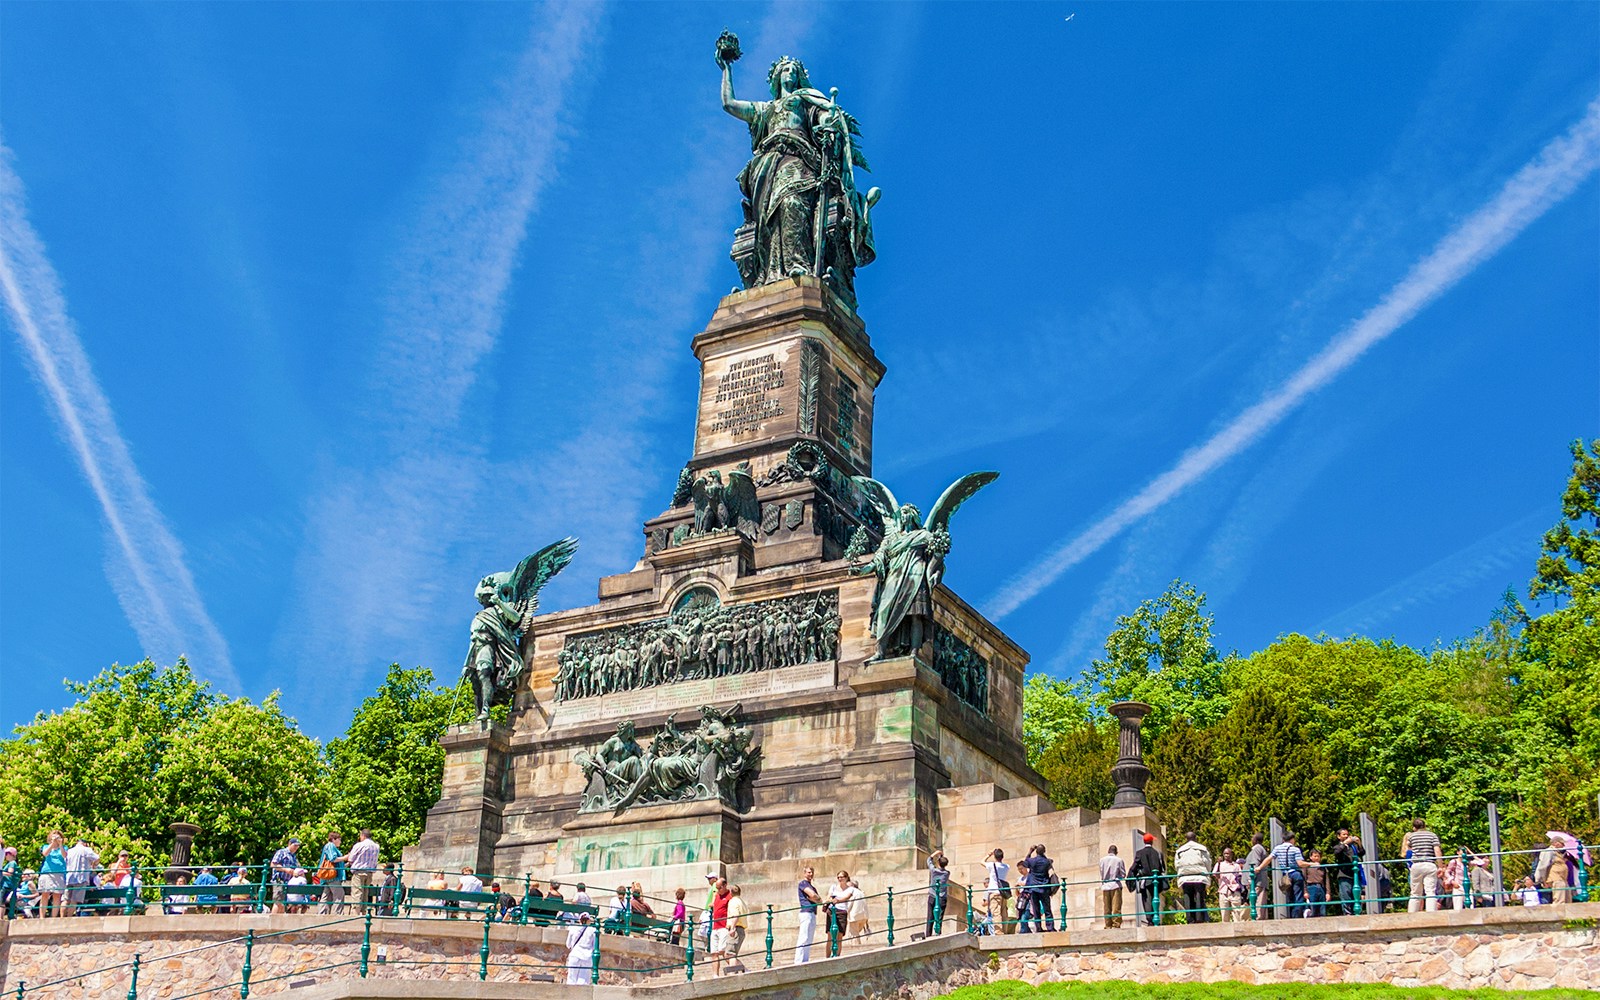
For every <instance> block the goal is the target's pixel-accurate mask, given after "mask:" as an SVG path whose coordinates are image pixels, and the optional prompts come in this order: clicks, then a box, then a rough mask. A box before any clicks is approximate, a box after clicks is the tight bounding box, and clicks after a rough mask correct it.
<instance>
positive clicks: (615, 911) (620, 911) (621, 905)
mask: <svg viewBox="0 0 1600 1000" xmlns="http://www.w3.org/2000/svg"><path fill="white" fill-rule="evenodd" d="M629 909H630V908H629V906H628V887H627V886H625V885H619V886H617V891H616V892H615V893H613V894H612V896H611V898H610V899H609V900H607V901H606V911H605V913H603V914H601V915H600V929H601V930H602V931H605V932H606V933H607V934H621V933H622V929H623V927H624V926H625V923H624V922H625V921H626V919H627V913H628V910H629Z"/></svg>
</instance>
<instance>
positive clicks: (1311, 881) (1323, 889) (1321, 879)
mask: <svg viewBox="0 0 1600 1000" xmlns="http://www.w3.org/2000/svg"><path fill="white" fill-rule="evenodd" d="M1328 867H1331V866H1324V865H1323V863H1322V852H1321V851H1319V850H1317V849H1316V848H1315V847H1313V848H1312V849H1311V857H1310V859H1309V860H1308V862H1307V864H1306V867H1305V882H1306V912H1305V915H1306V916H1307V917H1320V916H1322V915H1323V913H1324V912H1326V906H1327V902H1328V874H1327V870H1328Z"/></svg>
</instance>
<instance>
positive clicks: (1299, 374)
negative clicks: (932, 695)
mask: <svg viewBox="0 0 1600 1000" xmlns="http://www.w3.org/2000/svg"><path fill="white" fill-rule="evenodd" d="M1597 168H1600V97H1597V98H1596V99H1595V100H1594V101H1592V102H1590V104H1589V108H1588V111H1587V112H1586V113H1585V114H1584V116H1583V117H1582V118H1581V119H1579V120H1578V122H1577V123H1575V124H1574V125H1573V126H1572V127H1571V128H1570V129H1568V130H1567V131H1566V132H1565V133H1563V134H1562V135H1560V136H1558V137H1556V138H1555V139H1552V140H1551V141H1550V142H1549V143H1548V144H1546V145H1545V147H1544V148H1543V149H1541V150H1540V151H1539V154H1538V155H1537V156H1535V157H1534V158H1533V159H1532V160H1531V161H1529V162H1528V163H1527V164H1526V165H1525V166H1524V167H1523V168H1522V169H1521V170H1518V171H1517V172H1516V174H1514V175H1513V176H1512V177H1511V179H1510V180H1508V181H1507V182H1506V183H1505V186H1504V187H1502V188H1501V189H1500V191H1499V192H1498V193H1497V194H1496V195H1495V196H1494V197H1493V198H1491V199H1490V200H1489V201H1488V203H1487V204H1485V205H1484V206H1483V207H1481V208H1479V209H1478V210H1477V211H1476V212H1473V213H1472V215H1470V216H1468V217H1467V219H1466V220H1465V221H1464V222H1462V223H1461V224H1460V225H1459V226H1457V227H1456V228H1455V229H1453V230H1451V231H1450V232H1449V233H1448V234H1446V235H1445V237H1444V239H1442V240H1440V241H1439V243H1438V244H1437V245H1436V246H1435V247H1434V248H1433V250H1431V251H1430V252H1429V253H1428V254H1427V255H1426V256H1424V257H1423V258H1422V259H1421V260H1419V261H1417V263H1416V264H1414V265H1413V266H1412V268H1411V270H1410V271H1409V272H1407V274H1406V276H1405V277H1404V278H1401V279H1400V282H1399V283H1398V284H1396V285H1395V286H1394V287H1393V288H1391V289H1390V290H1389V292H1388V294H1387V295H1385V296H1384V297H1383V298H1382V299H1381V300H1380V301H1379V302H1378V304H1377V305H1375V306H1373V307H1372V308H1371V309H1369V310H1368V311H1367V312H1366V314H1365V315H1363V316H1362V317H1361V318H1360V319H1357V320H1356V321H1355V322H1353V323H1351V324H1350V325H1349V326H1347V327H1345V328H1344V329H1343V330H1341V331H1340V332H1339V334H1338V335H1337V336H1335V337H1334V338H1333V339H1332V340H1331V341H1329V342H1328V344H1327V345H1326V346H1325V347H1323V349H1322V350H1321V351H1320V352H1318V353H1317V355H1316V356H1315V357H1313V358H1312V359H1311V360H1310V361H1308V362H1306V364H1305V365H1303V366H1302V367H1301V368H1300V369H1299V370H1298V371H1296V372H1295V373H1294V374H1293V375H1291V376H1290V377H1289V378H1288V380H1286V381H1285V382H1283V383H1282V384H1280V385H1278V386H1276V387H1274V388H1273V389H1272V390H1270V391H1269V392H1267V393H1266V395H1264V396H1263V397H1262V398H1261V399H1260V400H1259V401H1257V402H1256V403H1255V404H1253V405H1252V406H1250V407H1249V408H1248V409H1246V410H1245V411H1244V412H1243V413H1240V414H1239V415H1238V416H1236V417H1234V418H1233V419H1232V420H1231V421H1229V422H1228V424H1227V425H1226V426H1225V427H1223V428H1222V429H1221V430H1220V431H1218V432H1217V433H1216V434H1214V435H1212V436H1211V437H1210V438H1209V439H1207V440H1206V441H1205V442H1203V443H1202V444H1200V445H1199V446H1197V447H1195V448H1193V449H1191V450H1190V451H1188V452H1186V453H1185V454H1184V455H1183V456H1182V457H1180V458H1179V459H1178V462H1177V464H1176V465H1174V466H1173V467H1172V468H1171V469H1169V470H1167V471H1166V472H1163V473H1162V474H1161V475H1159V476H1157V477H1156V478H1155V479H1153V480H1151V481H1150V483H1149V484H1148V485H1146V486H1145V487H1144V489H1142V490H1140V491H1139V492H1138V493H1136V494H1134V495H1133V496H1132V497H1129V498H1128V499H1127V500H1125V501H1123V502H1122V503H1121V504H1119V505H1118V506H1117V507H1116V509H1115V510H1113V511H1111V513H1109V514H1107V515H1106V516H1104V517H1102V518H1101V519H1100V520H1098V521H1096V522H1095V523H1093V524H1091V525H1089V527H1087V528H1085V529H1084V530H1083V531H1081V532H1079V533H1078V534H1077V535H1075V536H1073V537H1071V538H1069V539H1067V540H1066V541H1064V542H1062V543H1061V544H1059V545H1057V546H1056V547H1055V548H1054V549H1052V550H1051V551H1050V552H1049V554H1047V555H1046V556H1045V557H1044V558H1042V559H1040V560H1039V561H1038V562H1036V563H1035V564H1033V565H1032V566H1030V567H1029V568H1028V569H1027V570H1026V571H1024V572H1022V573H1020V574H1018V575H1017V576H1016V577H1014V578H1012V579H1011V580H1010V581H1009V582H1008V583H1007V584H1006V585H1005V586H1003V587H1001V588H1000V590H999V591H998V592H997V593H996V594H995V595H994V596H993V597H991V598H990V599H989V601H988V602H987V604H986V605H985V608H984V613H985V614H987V615H988V616H989V618H990V619H991V620H993V621H999V620H1000V619H1002V618H1004V617H1005V616H1007V615H1009V614H1011V613H1012V612H1013V611H1015V610H1017V609H1018V608H1020V607H1021V606H1022V605H1023V604H1025V603H1027V602H1028V601H1029V600H1031V599H1032V598H1034V597H1036V596H1037V595H1038V594H1039V592H1040V591H1042V590H1044V589H1045V588H1046V587H1048V586H1050V584H1052V583H1054V582H1055V581H1056V580H1057V579H1059V578H1060V577H1061V574H1063V573H1065V572H1066V571H1067V570H1069V569H1071V568H1072V567H1073V566H1076V565H1077V564H1078V563H1080V562H1082V561H1083V560H1084V559H1087V558H1088V557H1089V556H1091V555H1093V554H1094V553H1095V552H1097V551H1099V549H1100V548H1101V547H1102V546H1104V545H1105V544H1106V543H1108V542H1110V541H1111V540H1112V539H1113V538H1115V537H1116V536H1117V535H1119V534H1121V533H1122V531H1123V530H1124V529H1126V528H1127V527H1128V526H1129V525H1131V524H1133V523H1134V522H1136V521H1138V520H1139V519H1140V518H1142V517H1144V516H1145V515H1146V514H1149V513H1150V512H1151V511H1153V510H1155V509H1156V508H1158V507H1160V506H1161V505H1162V504H1164V503H1166V502H1167V501H1168V500H1171V499H1172V498H1173V497H1175V496H1177V495H1178V494H1179V493H1181V492H1183V491H1184V490H1186V489H1188V488H1189V487H1190V486H1193V485H1194V484H1195V483H1197V482H1199V481H1200V480H1201V479H1203V478H1205V476H1207V475H1208V474H1209V473H1211V472H1212V470H1214V469H1216V468H1217V467H1218V466H1220V465H1222V463H1224V462H1226V461H1227V460H1228V459H1230V458H1232V457H1233V456H1235V455H1237V454H1239V453H1240V452H1242V451H1244V450H1245V448H1247V447H1249V446H1250V445H1251V444H1253V443H1254V442H1255V441H1256V440H1257V439H1258V438H1260V437H1261V435H1263V434H1265V433H1266V432H1267V431H1269V430H1271V429H1272V428H1273V427H1275V426H1277V425H1278V423H1280V422H1281V421H1282V420H1283V419H1284V418H1285V417H1287V416H1288V415H1289V414H1290V413H1291V412H1292V411H1293V410H1294V409H1295V408H1296V407H1298V406H1299V405H1300V404H1301V403H1302V402H1304V401H1305V400H1306V398H1307V397H1309V396H1310V395H1311V394H1312V393H1314V392H1316V391H1317V390H1318V389H1320V388H1322V387H1323V386H1325V385H1327V384H1328V383H1329V382H1331V381H1332V380H1333V379H1334V378H1335V377H1336V376H1338V375H1339V374H1341V373H1342V372H1343V371H1344V370H1345V369H1347V368H1349V367H1350V366H1351V365H1353V364H1355V362H1356V361H1357V360H1358V359H1359V358H1360V357H1361V356H1362V355H1363V354H1365V353H1366V352H1367V350H1368V349H1369V348H1371V347H1372V346H1373V345H1375V344H1377V343H1378V342H1379V341H1381V340H1383V339H1384V338H1386V337H1388V336H1389V335H1390V334H1392V333H1394V332H1395V331H1396V330H1398V329H1399V328H1400V327H1401V326H1403V325H1405V324H1406V322H1408V321H1409V320H1410V319H1411V318H1412V317H1413V316H1415V315H1416V314H1417V313H1418V312H1420V311H1421V310H1422V309H1423V308H1424V307H1425V306H1427V305H1428V304H1429V303H1431V302H1433V300H1435V299H1437V298H1438V297H1439V296H1440V295H1443V294H1444V293H1445V292H1446V291H1449V290H1450V289H1451V288H1452V287H1454V286H1455V285H1456V283H1457V282H1459V281H1461V279H1463V278H1465V277H1466V276H1467V275H1469V274H1471V273H1472V272H1473V271H1474V270H1476V269H1477V267H1478V265H1480V264H1482V263H1483V262H1484V261H1486V260H1488V259H1489V258H1490V257H1492V256H1494V255H1495V253H1497V252H1498V251H1499V250H1500V249H1501V248H1502V247H1504V246H1505V245H1506V244H1507V243H1509V242H1510V241H1511V240H1512V238H1514V237H1515V236H1516V235H1517V234H1518V233H1520V232H1522V231H1523V230H1524V229H1526V228H1527V227H1528V225H1529V224H1531V223H1532V222H1533V221H1534V220H1535V219H1537V218H1539V217H1540V216H1541V215H1543V214H1544V213H1545V212H1547V211H1549V210H1550V208H1552V207H1553V206H1555V205H1556V204H1558V203H1560V202H1561V201H1562V199H1564V198H1566V197H1567V196H1568V195H1569V194H1571V193H1572V192H1573V190H1574V189H1576V188H1577V186H1578V185H1579V184H1580V183H1582V182H1583V181H1584V180H1585V179H1587V178H1588V177H1589V175H1590V174H1592V173H1594V172H1595V170H1596V169H1597Z"/></svg>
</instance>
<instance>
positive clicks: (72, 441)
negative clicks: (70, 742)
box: [0, 146, 239, 694]
mask: <svg viewBox="0 0 1600 1000" xmlns="http://www.w3.org/2000/svg"><path fill="white" fill-rule="evenodd" d="M0 299H3V300H4V301H5V306H6V311H7V312H8V313H9V314H10V316H11V323H12V326H13V327H15V328H16V331H17V335H18V337H19V338H20V339H21V341H22V346H23V348H24V350H25V351H26V355H25V356H26V358H27V361H28V363H29V365H30V366H31V368H32V369H33V375H34V377H35V378H36V379H37V380H38V383H39V387H40V388H41V389H42V390H43V391H44V396H45V400H46V402H47V403H48V404H49V405H50V406H51V408H52V409H53V410H54V416H55V420H56V425H57V427H58V428H59V430H60V432H61V436H62V438H64V439H65V441H66V443H67V445H68V447H70V448H71V449H72V453H73V455H74V457H76V458H77V460H78V466H79V468H80V469H81V470H82V471H83V477H84V479H86V480H87V481H88V483H89V488H90V490H92V491H93V492H94V495H95V499H96V500H97V501H99V503H100V511H101V513H102V514H103V515H104V516H105V520H106V527H107V529H108V530H109V531H110V533H111V537H112V538H113V539H114V540H115V543H116V544H115V547H114V549H113V550H112V552H111V553H110V558H111V561H112V566H111V567H110V568H109V571H108V573H107V576H108V577H109V579H110V582H111V585H112V588H113V589H114V590H115V591H116V594H117V601H118V603H120V604H121V605H122V611H123V614H125V615H126V616H127V618H128V622H129V624H131V625H132V626H133V630H134V632H135V634H137V635H138V637H139V644H140V645H141V646H142V647H143V650H144V654H145V655H146V656H149V657H151V658H152V659H155V660H158V661H160V662H162V663H171V662H173V661H174V660H176V659H177V658H178V657H179V656H180V655H189V656H190V657H191V661H192V665H193V666H194V668H195V671H196V672H197V673H198V674H200V675H201V676H203V677H206V678H207V679H209V680H212V681H215V682H217V683H218V684H219V685H220V686H222V687H223V688H225V689H226V690H227V691H228V692H229V693H235V694H236V693H238V690H239V679H238V677H237V676H236V675H235V674H234V671H233V664H232V662H231V661H230V659H229V656H228V644H227V643H226V642H225V641H224V640H223V637H222V633H221V632H220V631H219V630H218V629H217V626H216V623H214V622H213V621H212V620H211V616H210V615H209V614H207V613H206V607H205V602H204V601H203V600H201V598H200V591H199V589H198V588H197V587H196V586H195V582H194V576H193V574H191V573H190V572H189V566H188V564H187V562H186V561H185V558H184V553H183V546H182V545H181V544H179V542H178V539H177V537H176V536H174V535H173V533H172V529H171V528H169V527H168V526H167V522H166V519H165V518H164V517H162V516H161V511H160V510H159V509H157V507H156V504H155V501H154V500H153V499H151V497H150V488H149V487H148V486H147V485H146V484H145V481H144V477H143V476H141V475H140V474H139V469H138V467H137V466H136V465H135V464H134V461H133V454H132V452H131V451H130V450H129V448H128V442H127V441H126V440H125V439H124V438H123V436H122V432H121V431H120V430H119V429H118V428H117V419H116V416H115V414H113V413H112V410H111V403H110V401H109V400H108V399H107V398H106V394H105V390H103V389H102V388H101V387H100V382H99V380H97V379H96V378H95V376H94V369H93V368H92V367H91V366H90V364H89V356H88V354H87V353H86V352H85V351H84V349H83V343H82V342H81V341H80V340H79V339H78V334H77V332H76V331H75V330H74V329H73V324H72V320H71V318H70V317H69V316H68V314H67V304H66V300H65V298H64V297H63V296H62V294H61V280H60V278H59V277H58V276H57V275H56V271H55V268H54V267H53V266H52V265H51V263H50V260H49V258H48V257H47V256H46V254H45V248H44V243H43V242H42V241H41V240H40V239H39V235H38V233H36V232H34V229H33V226H32V225H31V224H30V223H29V222H28V214H27V196H26V193H25V192H24V190H23V186H22V179H21V178H20V177H18V176H17V173H16V170H15V169H14V168H13V167H12V154H11V151H10V150H9V149H6V148H5V147H4V146H0Z"/></svg>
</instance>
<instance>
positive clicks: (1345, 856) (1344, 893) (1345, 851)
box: [1333, 827, 1367, 917]
mask: <svg viewBox="0 0 1600 1000" xmlns="http://www.w3.org/2000/svg"><path fill="white" fill-rule="evenodd" d="M1366 853H1367V852H1366V849H1365V848H1363V847H1362V846H1361V838H1360V837H1355V836H1351V834H1350V828H1349V827H1340V828H1339V843H1338V844H1337V845H1336V846H1335V847H1334V849H1333V863H1334V885H1335V888H1337V889H1338V892H1339V912H1340V913H1342V914H1344V915H1345V916H1347V917H1349V916H1354V915H1355V912H1356V908H1355V899H1356V896H1355V892H1356V887H1357V886H1359V885H1361V883H1362V881H1363V879H1362V871H1361V859H1362V858H1363V857H1365V856H1366Z"/></svg>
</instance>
